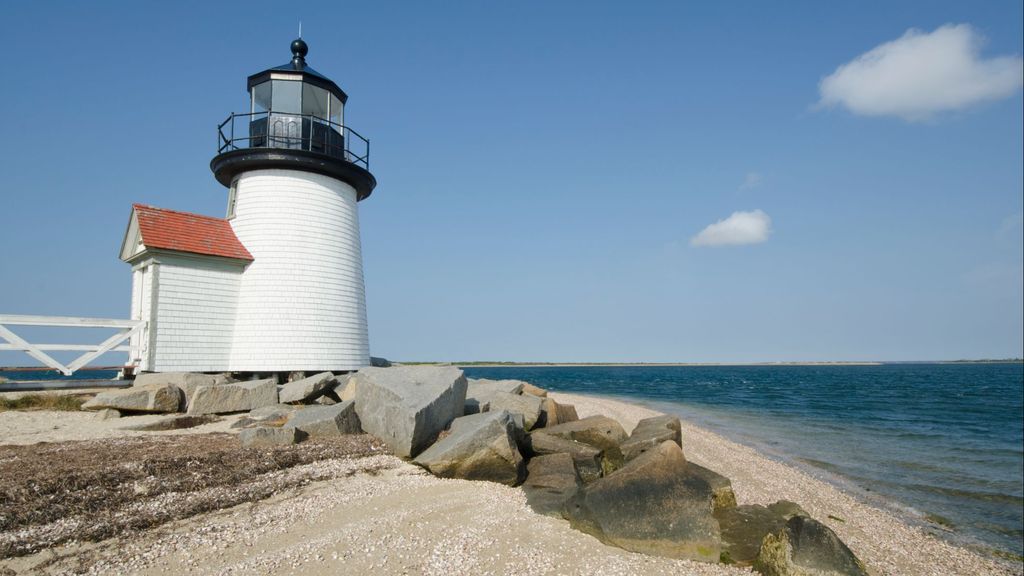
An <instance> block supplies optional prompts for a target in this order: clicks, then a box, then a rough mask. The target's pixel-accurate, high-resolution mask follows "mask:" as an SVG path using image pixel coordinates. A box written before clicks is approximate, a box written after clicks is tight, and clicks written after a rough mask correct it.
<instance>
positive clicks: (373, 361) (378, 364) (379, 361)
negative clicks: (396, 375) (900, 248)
mask: <svg viewBox="0 0 1024 576" xmlns="http://www.w3.org/2000/svg"><path fill="white" fill-rule="evenodd" d="M370 366H373V367H375V368H390V367H391V362H390V361H389V360H388V359H387V358H378V357H376V356H370Z"/></svg>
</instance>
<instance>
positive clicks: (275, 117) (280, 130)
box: [217, 111, 370, 170]
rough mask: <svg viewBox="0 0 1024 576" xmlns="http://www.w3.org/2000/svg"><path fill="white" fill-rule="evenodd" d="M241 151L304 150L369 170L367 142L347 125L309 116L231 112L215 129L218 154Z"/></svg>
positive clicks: (272, 112)
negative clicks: (263, 149) (259, 149)
mask: <svg viewBox="0 0 1024 576" xmlns="http://www.w3.org/2000/svg"><path fill="white" fill-rule="evenodd" d="M236 124H237V125H238V126H237V127H236ZM243 148H285V149H290V150H306V151H308V152H317V153H320V154H325V155H327V156H331V157H332V158H338V159H340V160H344V161H346V162H351V163H353V164H358V165H360V166H362V167H363V168H365V169H367V170H369V169H370V141H369V140H367V139H366V138H363V137H362V135H360V134H359V133H358V132H356V131H355V130H353V129H351V128H349V127H348V126H342V125H341V124H338V123H336V122H331V121H330V120H326V119H324V118H321V117H319V116H314V115H312V114H293V113H290V112H276V111H268V112H251V113H246V114H239V113H232V114H231V116H228V118H227V120H225V121H223V122H221V123H220V125H219V126H217V153H218V154H220V153H224V152H228V151H231V150H240V149H243Z"/></svg>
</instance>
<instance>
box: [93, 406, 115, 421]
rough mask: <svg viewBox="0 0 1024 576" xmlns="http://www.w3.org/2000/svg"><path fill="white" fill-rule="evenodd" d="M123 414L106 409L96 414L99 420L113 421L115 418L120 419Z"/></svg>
mask: <svg viewBox="0 0 1024 576" xmlns="http://www.w3.org/2000/svg"><path fill="white" fill-rule="evenodd" d="M120 417H121V412H119V411H117V410H114V409H113V408H104V409H103V410H100V411H99V412H97V413H96V419H97V420H113V419H114V418H120Z"/></svg>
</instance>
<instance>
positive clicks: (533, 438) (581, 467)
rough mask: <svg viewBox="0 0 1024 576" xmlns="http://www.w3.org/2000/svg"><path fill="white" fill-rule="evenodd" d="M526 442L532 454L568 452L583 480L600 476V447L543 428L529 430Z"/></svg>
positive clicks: (602, 454)
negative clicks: (555, 434) (551, 432)
mask: <svg viewBox="0 0 1024 576" xmlns="http://www.w3.org/2000/svg"><path fill="white" fill-rule="evenodd" d="M526 444H527V446H528V447H529V448H528V449H529V452H530V453H531V454H532V455H534V456H545V455H548V454H568V455H569V456H571V457H572V460H573V462H575V464H576V471H577V473H578V474H579V476H580V479H581V480H582V481H583V482H586V483H590V482H593V481H594V480H597V479H598V478H600V477H601V474H602V470H603V467H602V462H603V460H604V452H603V451H602V450H601V449H600V448H594V447H593V446H591V445H589V444H584V443H582V442H577V441H575V440H570V439H568V438H562V437H560V436H554V435H551V434H548V433H547V432H546V431H545V430H544V429H541V430H535V431H534V432H531V433H530V434H529V436H527V440H526Z"/></svg>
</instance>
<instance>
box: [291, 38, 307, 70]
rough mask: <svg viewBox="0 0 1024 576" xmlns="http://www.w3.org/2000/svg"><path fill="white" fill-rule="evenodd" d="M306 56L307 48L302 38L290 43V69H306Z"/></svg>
mask: <svg viewBox="0 0 1024 576" xmlns="http://www.w3.org/2000/svg"><path fill="white" fill-rule="evenodd" d="M306 54H309V46H307V45H306V42H305V41H304V40H303V39H302V38H297V39H295V40H293V41H292V67H294V68H295V69H296V70H302V69H303V68H305V67H306Z"/></svg>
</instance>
